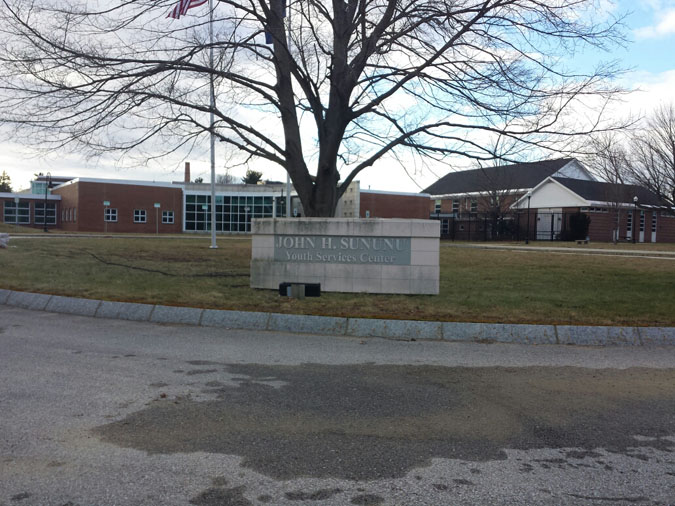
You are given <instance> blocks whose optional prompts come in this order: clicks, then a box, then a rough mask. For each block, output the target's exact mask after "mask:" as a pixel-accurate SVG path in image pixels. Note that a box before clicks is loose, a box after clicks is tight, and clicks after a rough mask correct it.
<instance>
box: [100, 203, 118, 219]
mask: <svg viewBox="0 0 675 506" xmlns="http://www.w3.org/2000/svg"><path fill="white" fill-rule="evenodd" d="M103 221H112V222H115V221H117V209H116V208H113V207H106V208H105V212H104V214H103Z"/></svg>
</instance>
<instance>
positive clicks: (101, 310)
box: [94, 300, 125, 319]
mask: <svg viewBox="0 0 675 506" xmlns="http://www.w3.org/2000/svg"><path fill="white" fill-rule="evenodd" d="M123 304H125V303H124V302H113V301H110V300H103V301H101V305H100V306H99V307H98V309H97V310H96V314H95V315H94V316H95V317H96V318H111V319H118V317H119V315H120V310H121V309H122V307H123Z"/></svg>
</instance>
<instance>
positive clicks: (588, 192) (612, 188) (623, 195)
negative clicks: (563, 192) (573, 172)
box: [552, 177, 667, 207]
mask: <svg viewBox="0 0 675 506" xmlns="http://www.w3.org/2000/svg"><path fill="white" fill-rule="evenodd" d="M552 179H555V180H556V181H557V182H559V183H560V184H562V185H563V186H565V187H566V188H569V189H570V190H572V191H573V192H574V193H576V194H577V195H579V196H580V197H582V198H584V199H586V200H588V201H589V202H613V203H617V204H633V198H634V197H637V198H638V204H639V205H641V206H642V205H644V206H658V207H661V206H665V205H667V204H666V203H665V202H663V201H661V200H659V198H658V197H657V196H656V195H654V194H653V193H652V192H651V191H649V190H648V189H647V188H644V187H642V186H636V185H633V184H616V183H604V182H601V181H584V180H583V179H571V178H567V177H553V178H552Z"/></svg>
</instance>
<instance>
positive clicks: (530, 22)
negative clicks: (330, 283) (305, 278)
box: [0, 0, 622, 216]
mask: <svg viewBox="0 0 675 506" xmlns="http://www.w3.org/2000/svg"><path fill="white" fill-rule="evenodd" d="M173 1H174V0H171V2H170V1H168V0H140V1H134V2H128V1H126V0H124V1H123V0H110V1H109V2H106V3H105V4H99V3H95V2H87V1H85V0H73V1H72V2H66V3H64V2H56V1H55V0H3V4H4V5H3V9H2V11H1V12H0V17H1V19H0V33H1V35H0V37H1V39H2V40H1V43H0V61H2V65H3V72H2V76H0V94H1V97H0V98H2V101H0V103H1V105H0V120H1V121H2V122H4V124H5V125H14V126H15V127H16V129H15V130H14V132H13V133H14V135H15V136H16V137H17V138H23V139H25V140H28V141H30V142H34V143H37V144H39V145H42V146H45V147H47V148H54V147H63V146H66V145H72V146H73V147H74V148H78V149H79V148H82V147H84V148H86V149H88V150H90V151H91V152H94V153H102V152H103V153H105V152H108V151H111V150H121V151H122V152H129V151H134V150H136V151H141V152H147V153H150V155H148V156H149V157H152V156H162V155H166V154H168V153H172V152H175V151H177V150H182V149H185V148H186V147H189V146H193V145H194V143H195V142H198V140H199V139H200V138H203V135H202V134H203V133H204V132H210V131H213V133H215V135H216V136H217V137H218V138H219V140H221V141H223V142H225V143H228V144H229V145H230V146H232V147H233V148H235V149H237V150H238V151H239V153H240V154H241V155H242V160H243V162H242V163H247V162H251V163H252V162H253V161H255V160H263V161H266V162H267V163H274V164H277V165H279V166H281V167H283V168H284V169H285V170H286V171H288V173H289V174H290V177H291V179H292V182H293V185H294V187H295V188H296V190H297V192H298V195H299V197H300V199H301V201H302V204H303V208H304V210H305V214H306V215H307V216H332V215H333V214H334V211H335V206H336V204H337V201H338V198H339V197H340V196H341V195H342V193H343V192H344V191H345V189H346V188H347V187H348V185H349V184H350V183H351V182H352V180H353V179H354V178H355V177H356V176H357V175H358V174H359V173H360V172H361V171H362V170H364V169H366V168H368V167H370V166H372V165H373V164H374V163H376V162H378V161H379V160H382V159H383V158H387V159H388V160H400V161H401V162H402V163H403V164H405V163H406V160H409V159H410V156H409V155H411V154H414V155H419V156H421V157H423V158H424V159H426V160H443V159H446V158H447V157H452V156H463V157H469V158H472V159H476V160H490V159H494V158H498V156H496V155H495V153H493V152H491V150H490V149H489V148H486V147H485V143H484V138H485V135H486V134H500V135H502V136H504V137H506V138H510V139H514V140H517V141H518V142H521V143H524V144H526V145H528V146H530V147H533V148H551V147H552V145H553V143H554V142H557V141H560V140H565V139H568V138H569V137H570V136H571V135H577V134H578V135H584V134H587V133H588V132H590V131H593V130H597V129H602V128H605V127H606V125H604V124H603V123H601V122H600V117H599V116H598V115H596V114H595V113H596V112H597V113H598V114H599V113H600V112H601V109H602V105H603V104H604V103H605V102H606V101H607V100H608V99H609V98H610V97H611V96H612V95H613V94H614V93H616V92H617V90H616V89H615V88H614V86H613V85H611V84H609V83H610V80H609V79H608V78H611V77H612V76H614V75H615V73H616V68H615V67H614V66H613V65H611V64H609V65H605V66H599V67H598V68H597V69H595V70H594V71H592V72H589V73H587V74H584V75H582V74H580V73H578V72H574V71H572V70H570V69H567V68H565V66H564V65H563V64H562V63H561V60H563V59H564V58H565V57H568V56H570V55H572V54H574V52H575V51H577V50H580V49H582V48H583V47H588V46H594V47H600V48H609V47H611V46H612V45H613V44H615V43H620V42H621V41H622V36H621V33H620V28H621V27H620V25H619V23H618V22H617V20H616V19H608V20H607V21H606V22H600V23H596V22H595V21H593V20H597V19H601V18H602V16H599V15H595V14H594V12H593V8H594V6H595V5H596V3H597V2H596V0H556V1H555V2H551V1H548V0H332V1H323V0H289V1H288V5H287V6H285V4H286V1H285V0H218V1H216V2H214V3H215V4H216V7H215V8H214V10H213V13H212V15H213V17H214V22H213V23H212V24H211V26H212V27H213V28H214V30H215V38H214V41H215V42H214V43H213V45H211V44H210V42H209V40H210V39H209V37H208V35H207V34H208V26H209V12H208V9H207V8H206V6H201V7H197V8H194V9H192V10H190V12H189V14H188V15H187V16H185V17H182V18H181V19H178V20H168V19H165V17H166V14H167V12H168V11H169V9H170V8H171V7H172V3H173ZM98 5H100V6H101V7H100V8H95V7H92V6H98ZM284 7H286V8H284ZM286 12H287V15H285V13H286ZM604 19H607V18H604ZM266 34H267V35H268V36H269V38H271V42H272V43H271V44H266V43H265V35H266ZM210 48H213V50H214V53H215V59H214V64H213V65H211V64H210V62H209V58H208V56H207V55H208V51H209V49H210ZM210 86H213V88H214V90H215V96H216V98H217V100H216V105H215V106H214V107H211V105H210V101H209V97H210V93H209V92H210ZM591 98H599V100H597V101H596V103H598V104H600V105H599V106H598V110H596V111H594V114H593V120H592V121H590V122H589V124H587V125H580V124H578V123H574V122H575V121H576V119H577V118H579V117H581V115H580V114H579V109H578V108H579V107H580V104H581V102H582V100H583V101H586V102H591V101H592V100H591ZM210 113H213V114H214V117H215V123H214V126H213V128H212V127H211V123H210V121H209V115H210ZM588 115H589V117H590V116H591V114H590V113H589V114H588ZM570 121H572V123H570ZM570 132H573V134H572V133H570ZM167 146H168V147H167ZM384 165H385V164H383V166H384ZM385 177H386V176H385Z"/></svg>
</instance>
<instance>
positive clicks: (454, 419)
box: [94, 364, 675, 480]
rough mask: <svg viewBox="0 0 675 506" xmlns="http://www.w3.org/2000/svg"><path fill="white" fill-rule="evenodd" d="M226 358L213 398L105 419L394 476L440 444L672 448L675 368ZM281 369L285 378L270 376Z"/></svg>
mask: <svg viewBox="0 0 675 506" xmlns="http://www.w3.org/2000/svg"><path fill="white" fill-rule="evenodd" d="M200 365H207V364H200ZM208 365H210V364H208ZM226 369H227V373H225V374H228V380H229V381H230V383H228V384H227V385H224V386H222V387H216V388H214V387H213V386H212V387H211V388H210V389H208V390H206V391H207V392H208V393H209V394H210V395H215V396H216V398H215V399H212V400H202V401H196V400H190V399H186V400H184V401H183V402H181V403H180V404H173V403H170V402H167V401H160V402H156V403H152V405H150V406H149V407H147V408H145V409H143V410H140V411H138V412H135V413H132V414H130V415H128V416H127V417H126V418H124V419H123V420H120V421H117V422H114V423H111V424H107V425H104V426H101V427H98V428H96V429H95V430H94V432H95V434H97V435H98V436H99V437H100V438H101V439H103V440H104V441H106V442H110V443H114V444H117V445H119V446H122V447H128V448H135V449H139V450H144V451H147V452H149V453H176V452H199V451H205V452H210V453H223V454H229V455H238V456H241V457H243V459H242V465H243V466H245V467H249V468H252V469H254V470H256V471H258V472H261V473H264V474H266V475H268V476H271V477H274V478H280V479H292V478H296V477H301V476H311V477H338V478H344V479H354V480H367V479H378V478H396V477H401V476H404V475H405V474H407V473H408V472H409V471H410V470H412V469H414V468H417V467H421V466H426V465H429V463H430V461H431V459H432V458H435V457H440V458H455V459H462V460H467V461H487V460H495V459H503V458H505V453H504V450H505V449H523V450H527V449H537V448H564V449H574V451H578V452H579V453H572V454H569V455H567V456H566V457H567V458H570V459H575V458H576V459H578V458H579V457H580V456H582V455H583V456H595V455H596V454H597V453H596V454H593V453H590V452H593V451H596V450H597V449H599V448H602V449H605V450H606V451H610V452H616V453H621V454H624V455H633V456H635V455H636V448H645V447H651V448H657V449H660V450H663V451H669V452H672V451H675V440H672V439H667V438H668V437H670V436H672V435H674V434H675V417H673V416H672V413H674V412H675V370H656V369H637V368H635V369H626V370H610V369H602V370H588V369H580V368H572V367H563V368H545V367H532V368H446V367H430V366H373V365H358V366H328V365H317V364H306V365H300V366H268V365H265V366H261V365H256V364H248V365H231V366H228V367H227V368H226ZM231 375H235V376H236V377H237V381H239V384H238V385H236V384H234V385H233V384H232V383H231ZM221 379H223V380H225V378H221ZM270 380H274V381H275V382H277V383H278V384H280V385H281V386H276V387H274V386H271V385H268V384H264V383H262V381H270ZM635 435H639V436H643V437H644V439H641V440H636V439H635V438H634V437H633V436H635ZM563 462H566V459H561V461H560V462H557V461H556V463H555V465H560V464H562V463H563ZM577 463H578V460H577ZM598 468H601V466H600V465H598ZM521 471H523V472H530V471H532V466H530V465H528V464H523V465H522V467H521Z"/></svg>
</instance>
